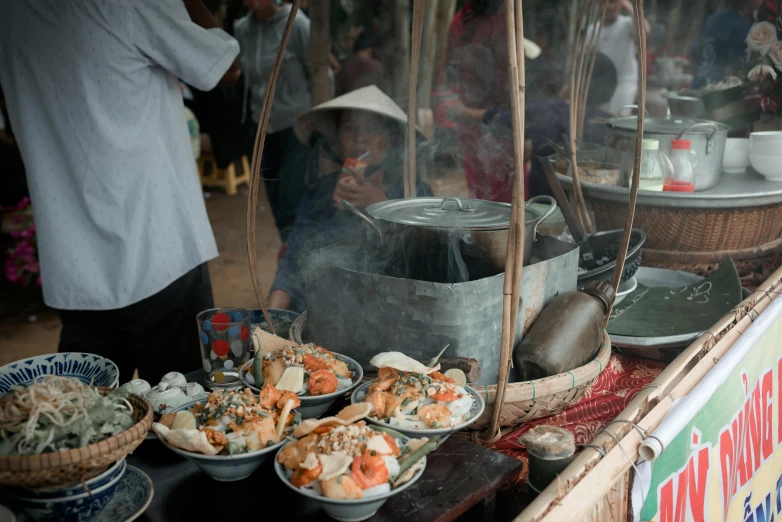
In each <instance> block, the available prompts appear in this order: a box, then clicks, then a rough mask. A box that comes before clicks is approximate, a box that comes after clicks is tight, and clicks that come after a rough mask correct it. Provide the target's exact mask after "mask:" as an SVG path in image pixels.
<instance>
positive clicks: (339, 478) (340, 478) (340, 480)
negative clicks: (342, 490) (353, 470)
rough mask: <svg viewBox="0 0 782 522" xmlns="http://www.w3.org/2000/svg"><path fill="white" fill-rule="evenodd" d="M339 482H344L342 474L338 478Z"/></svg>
mask: <svg viewBox="0 0 782 522" xmlns="http://www.w3.org/2000/svg"><path fill="white" fill-rule="evenodd" d="M337 482H338V483H339V484H342V475H340V476H339V477H338V478H337Z"/></svg>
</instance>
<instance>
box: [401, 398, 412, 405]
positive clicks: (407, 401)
mask: <svg viewBox="0 0 782 522" xmlns="http://www.w3.org/2000/svg"><path fill="white" fill-rule="evenodd" d="M408 404H410V397H407V398H406V399H405V400H403V401H402V406H407V405H408Z"/></svg>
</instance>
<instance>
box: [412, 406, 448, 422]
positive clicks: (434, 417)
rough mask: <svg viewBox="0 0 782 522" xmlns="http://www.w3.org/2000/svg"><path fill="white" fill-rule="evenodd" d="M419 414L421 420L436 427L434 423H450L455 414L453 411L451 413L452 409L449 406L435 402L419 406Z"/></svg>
mask: <svg viewBox="0 0 782 522" xmlns="http://www.w3.org/2000/svg"><path fill="white" fill-rule="evenodd" d="M418 416H419V417H421V420H423V421H424V422H425V423H426V424H427V425H428V426H429V427H436V426H433V425H434V424H437V425H439V426H440V427H443V426H445V425H446V424H448V421H449V420H450V418H451V417H452V416H453V413H451V410H449V409H448V406H446V405H444V404H437V403H434V404H427V405H426V406H421V407H420V408H418Z"/></svg>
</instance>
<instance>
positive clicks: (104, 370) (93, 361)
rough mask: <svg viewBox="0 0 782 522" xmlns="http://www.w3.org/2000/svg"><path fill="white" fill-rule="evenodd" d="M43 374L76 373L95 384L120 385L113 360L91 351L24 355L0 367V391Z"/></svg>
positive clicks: (82, 378) (4, 391)
mask: <svg viewBox="0 0 782 522" xmlns="http://www.w3.org/2000/svg"><path fill="white" fill-rule="evenodd" d="M42 375H62V376H63V377H75V378H77V379H79V380H80V381H82V382H83V383H85V384H92V385H93V386H103V387H107V388H116V387H117V386H119V368H117V365H116V364H114V363H113V362H112V361H111V360H109V359H106V358H105V357H101V356H99V355H94V354H91V353H78V352H68V353H53V354H48V355H38V356H36V357H30V358H28V359H22V360H21V361H16V362H12V363H9V364H6V365H5V366H3V367H2V368H0V395H2V394H4V393H8V391H9V390H10V389H11V387H12V386H16V385H18V384H30V383H31V382H33V380H35V379H37V378H38V377H41V376H42Z"/></svg>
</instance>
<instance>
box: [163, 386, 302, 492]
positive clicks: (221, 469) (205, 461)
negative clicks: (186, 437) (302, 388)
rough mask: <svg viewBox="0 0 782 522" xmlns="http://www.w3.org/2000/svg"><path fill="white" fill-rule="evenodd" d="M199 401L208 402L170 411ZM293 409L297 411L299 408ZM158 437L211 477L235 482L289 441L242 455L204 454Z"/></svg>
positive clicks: (247, 475) (249, 473)
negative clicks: (181, 447) (187, 449)
mask: <svg viewBox="0 0 782 522" xmlns="http://www.w3.org/2000/svg"><path fill="white" fill-rule="evenodd" d="M198 402H201V403H204V402H206V399H202V400H200V401H192V402H190V403H188V404H183V405H182V406H179V407H178V408H172V409H171V410H170V411H169V413H170V412H176V411H182V410H187V409H190V408H192V407H193V405H195V404H196V403H198ZM293 411H294V412H297V411H298V410H293ZM158 438H159V439H160V442H162V443H163V444H164V445H165V446H166V447H167V448H168V449H170V450H171V451H173V452H174V453H177V454H179V455H181V456H183V457H185V458H186V459H188V460H191V461H193V463H195V465H196V466H198V467H199V468H200V469H201V471H203V472H204V473H206V474H207V475H208V476H209V478H212V479H214V480H217V481H219V482H235V481H237V480H243V479H246V478H247V477H249V476H250V475H252V474H253V473H254V472H255V470H257V469H258V467H259V466H260V465H261V464H263V461H265V460H266V459H267V458H268V457H269V455H271V454H273V453H274V452H275V451H276V450H277V449H278V448H280V447H282V445H283V444H285V443H286V442H287V439H284V438H283V439H282V440H281V441H280V442H278V443H277V444H275V445H274V446H269V447H268V448H264V449H260V450H257V451H253V452H251V453H244V454H242V455H204V454H203V453H195V452H192V451H185V450H183V449H179V448H177V447H174V446H172V445H171V444H169V443H168V442H166V439H164V438H163V437H161V436H160V435H158Z"/></svg>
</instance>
